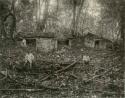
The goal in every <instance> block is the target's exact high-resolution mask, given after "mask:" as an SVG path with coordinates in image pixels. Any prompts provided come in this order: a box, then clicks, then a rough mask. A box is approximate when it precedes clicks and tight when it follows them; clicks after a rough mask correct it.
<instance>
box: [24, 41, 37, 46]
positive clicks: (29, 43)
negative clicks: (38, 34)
mask: <svg viewBox="0 0 125 98" xmlns="http://www.w3.org/2000/svg"><path fill="white" fill-rule="evenodd" d="M26 43H27V45H28V46H36V39H26Z"/></svg>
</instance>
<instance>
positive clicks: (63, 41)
mask: <svg viewBox="0 0 125 98" xmlns="http://www.w3.org/2000/svg"><path fill="white" fill-rule="evenodd" d="M58 44H59V45H66V46H69V40H61V41H58Z"/></svg>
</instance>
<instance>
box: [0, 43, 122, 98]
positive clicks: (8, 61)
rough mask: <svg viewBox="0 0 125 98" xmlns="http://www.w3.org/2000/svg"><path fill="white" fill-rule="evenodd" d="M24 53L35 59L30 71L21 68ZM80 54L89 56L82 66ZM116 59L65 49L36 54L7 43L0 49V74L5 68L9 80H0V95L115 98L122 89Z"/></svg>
mask: <svg viewBox="0 0 125 98" xmlns="http://www.w3.org/2000/svg"><path fill="white" fill-rule="evenodd" d="M27 51H30V52H32V53H33V54H34V56H35V62H34V64H33V67H32V69H28V68H27V66H24V56H25V54H26V52H27ZM83 55H88V56H90V58H91V61H90V63H89V64H87V65H86V64H84V63H83V61H82V56H83ZM119 58H120V57H119V56H118V55H117V54H116V53H114V52H113V51H109V50H97V49H91V48H85V47H84V48H83V47H81V46H79V47H73V48H69V47H67V46H65V47H62V48H61V49H60V50H57V51H53V52H50V53H41V52H37V51H35V47H32V48H31V47H29V48H27V49H25V48H21V47H19V46H18V45H16V44H14V43H13V45H12V43H11V42H7V43H6V44H2V46H1V48H0V65H1V66H0V67H1V71H2V70H5V69H7V70H8V73H9V76H8V77H9V78H8V77H6V78H5V79H0V85H1V86H0V87H1V88H0V89H3V90H1V93H5V94H4V96H6V98H10V97H9V96H10V94H11V96H14V97H12V98H64V97H65V98H83V96H90V95H91V96H94V95H96V96H101V95H108V96H110V95H111V96H112V95H117V97H118V96H120V95H121V90H122V86H123V85H122V83H121V82H122V80H121V75H120V66H121V64H120V59H119ZM13 67H14V68H15V70H13ZM0 77H1V78H2V77H3V76H2V75H0ZM110 86H111V87H110ZM112 87H113V89H112ZM5 89H6V90H5ZM7 89H12V91H14V92H16V93H13V92H12V91H11V92H10V91H8V90H7ZM15 89H17V90H15ZM19 89H21V90H20V91H19ZM1 96H3V94H2V95H1ZM7 96H8V97H7ZM24 96H25V97H24ZM26 96H27V97H26ZM31 96H32V97H31ZM85 98H86V97H85ZM99 98H100V97H99Z"/></svg>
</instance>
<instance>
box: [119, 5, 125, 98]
mask: <svg viewBox="0 0 125 98" xmlns="http://www.w3.org/2000/svg"><path fill="white" fill-rule="evenodd" d="M124 13H125V7H124V5H123V3H122V6H121V10H120V16H121V38H122V51H121V58H122V73H123V81H124V98H125V16H124V15H125V14H124Z"/></svg>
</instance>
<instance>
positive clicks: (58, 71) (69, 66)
mask: <svg viewBox="0 0 125 98" xmlns="http://www.w3.org/2000/svg"><path fill="white" fill-rule="evenodd" d="M78 61H79V60H77V61H75V62H73V63H72V64H70V65H68V66H67V67H65V68H63V69H60V70H57V71H56V72H55V74H57V73H60V72H62V71H66V70H68V69H69V68H71V67H73V66H74V65H75V64H76V63H77V62H78ZM51 76H52V75H48V76H46V77H45V78H43V79H42V80H41V81H45V80H47V79H48V78H50V77H51Z"/></svg>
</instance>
